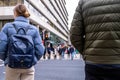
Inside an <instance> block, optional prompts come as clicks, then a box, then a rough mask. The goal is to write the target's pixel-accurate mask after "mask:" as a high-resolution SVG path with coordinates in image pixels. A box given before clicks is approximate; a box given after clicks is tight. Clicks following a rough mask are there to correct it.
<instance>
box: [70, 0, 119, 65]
mask: <svg viewBox="0 0 120 80" xmlns="http://www.w3.org/2000/svg"><path fill="white" fill-rule="evenodd" d="M70 39H71V43H72V44H73V45H74V46H75V47H76V49H78V51H79V52H80V53H81V54H82V55H83V57H84V60H85V61H86V62H91V63H98V64H120V0H80V1H79V4H78V6H77V8H76V12H75V14H74V17H73V20H72V24H71V28H70Z"/></svg>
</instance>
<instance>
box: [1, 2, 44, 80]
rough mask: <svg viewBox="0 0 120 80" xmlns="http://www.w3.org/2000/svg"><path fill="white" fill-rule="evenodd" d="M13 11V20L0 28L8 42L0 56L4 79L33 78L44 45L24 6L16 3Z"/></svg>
mask: <svg viewBox="0 0 120 80" xmlns="http://www.w3.org/2000/svg"><path fill="white" fill-rule="evenodd" d="M13 11H14V21H13V22H12V23H6V24H5V25H4V27H3V28H2V30H1V32H3V33H4V35H5V36H7V40H6V41H7V42H8V44H7V46H8V47H7V49H6V51H5V54H4V57H2V60H4V63H5V67H6V68H5V71H6V74H5V80H34V74H35V69H34V65H35V64H36V63H37V61H39V60H40V58H41V57H42V55H43V54H44V46H43V44H42V40H41V37H40V35H39V31H38V29H37V28H36V27H35V26H33V25H30V23H29V19H28V17H29V16H30V13H29V12H28V10H27V8H26V6H25V5H24V4H17V5H16V6H15V8H14V10H13ZM23 39H24V40H23ZM12 40H13V41H14V40H15V41H14V42H15V43H14V42H12ZM28 42H29V43H28ZM13 46H14V47H13ZM0 47H2V46H0ZM13 53H14V54H13ZM16 53H17V54H16ZM28 53H29V54H28ZM18 54H19V55H18Z"/></svg>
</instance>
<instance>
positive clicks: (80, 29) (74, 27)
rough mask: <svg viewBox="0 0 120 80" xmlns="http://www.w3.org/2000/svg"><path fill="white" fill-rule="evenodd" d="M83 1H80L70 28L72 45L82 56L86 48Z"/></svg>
mask: <svg viewBox="0 0 120 80" xmlns="http://www.w3.org/2000/svg"><path fill="white" fill-rule="evenodd" d="M81 6H82V0H80V1H79V4H78V6H77V8H76V12H75V14H74V17H73V20H72V23H71V28H70V40H71V43H72V45H73V46H74V47H75V48H76V49H77V50H78V51H79V52H80V53H81V54H82V53H83V48H84V37H85V36H84V35H85V34H84V33H85V31H84V25H83V19H82V7H81Z"/></svg>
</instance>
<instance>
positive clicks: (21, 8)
mask: <svg viewBox="0 0 120 80" xmlns="http://www.w3.org/2000/svg"><path fill="white" fill-rule="evenodd" d="M14 12H16V16H23V17H26V18H28V17H29V16H30V13H29V12H28V10H27V8H26V6H25V5H24V4H17V5H16V6H15V8H14Z"/></svg>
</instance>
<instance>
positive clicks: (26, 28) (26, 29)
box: [12, 23, 29, 35]
mask: <svg viewBox="0 0 120 80" xmlns="http://www.w3.org/2000/svg"><path fill="white" fill-rule="evenodd" d="M12 25H13V27H14V28H15V30H16V32H17V34H19V31H20V30H22V31H24V34H25V35H26V34H27V31H28V29H29V26H27V27H24V28H19V29H18V28H17V27H16V25H15V24H14V23H12Z"/></svg>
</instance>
